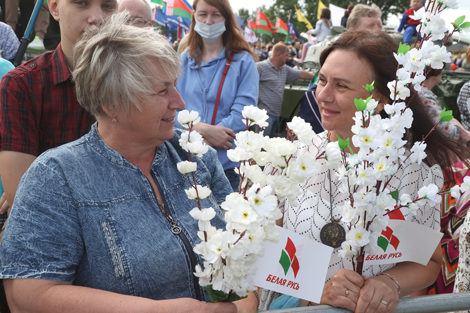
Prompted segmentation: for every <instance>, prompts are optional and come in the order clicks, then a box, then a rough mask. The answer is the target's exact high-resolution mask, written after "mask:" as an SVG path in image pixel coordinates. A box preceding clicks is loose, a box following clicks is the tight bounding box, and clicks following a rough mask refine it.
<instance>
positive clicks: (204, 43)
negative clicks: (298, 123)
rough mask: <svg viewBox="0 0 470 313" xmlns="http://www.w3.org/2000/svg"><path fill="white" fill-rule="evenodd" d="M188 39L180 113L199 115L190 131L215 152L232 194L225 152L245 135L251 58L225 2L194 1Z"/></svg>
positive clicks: (234, 181)
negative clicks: (237, 137) (183, 106)
mask: <svg viewBox="0 0 470 313" xmlns="http://www.w3.org/2000/svg"><path fill="white" fill-rule="evenodd" d="M188 35H189V38H188V43H189V44H188V46H189V49H188V50H186V51H185V52H184V53H183V54H182V55H181V60H182V75H181V77H180V78H179V79H178V82H177V89H178V91H179V93H180V94H181V97H182V98H183V100H184V101H185V102H186V109H187V110H189V111H191V110H194V111H197V112H198V113H199V115H200V117H201V122H199V123H198V124H196V125H195V129H196V130H197V131H198V132H199V133H201V135H202V136H203V137H204V140H205V141H206V143H207V144H209V145H210V146H212V147H213V148H215V149H216V150H217V154H218V157H219V161H220V162H221V163H222V166H223V168H224V171H225V174H226V175H227V178H228V179H229V181H230V183H231V185H232V188H233V189H234V190H238V184H239V177H238V174H237V172H236V171H235V170H234V168H235V167H236V166H238V164H237V163H235V162H232V161H230V160H229V159H228V158H227V150H229V149H232V148H234V146H235V145H234V142H233V141H234V138H235V134H236V133H238V132H239V131H242V130H245V124H244V123H243V122H242V119H243V116H242V114H241V112H242V110H243V108H244V107H245V106H247V105H256V104H257V102H258V87H259V76H258V71H257V69H256V65H255V59H256V58H257V56H256V54H255V53H254V52H253V51H252V49H251V48H250V46H249V45H248V43H247V42H246V41H245V39H244V38H243V35H242V33H241V31H240V27H239V26H238V24H237V22H236V19H235V15H234V14H233V11H232V8H231V6H230V4H229V2H228V0H194V3H193V16H192V23H191V29H190V31H189V34H188ZM176 126H177V127H182V126H181V125H180V124H179V123H177V125H176Z"/></svg>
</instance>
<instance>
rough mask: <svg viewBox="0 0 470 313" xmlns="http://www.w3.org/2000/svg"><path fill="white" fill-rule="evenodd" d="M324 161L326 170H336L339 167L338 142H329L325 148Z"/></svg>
mask: <svg viewBox="0 0 470 313" xmlns="http://www.w3.org/2000/svg"><path fill="white" fill-rule="evenodd" d="M325 160H326V165H327V166H328V168H331V169H336V168H338V167H339V166H340V165H341V149H340V148H339V145H338V142H337V141H334V142H329V143H328V144H327V145H326V147H325Z"/></svg>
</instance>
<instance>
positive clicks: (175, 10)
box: [155, 0, 193, 20]
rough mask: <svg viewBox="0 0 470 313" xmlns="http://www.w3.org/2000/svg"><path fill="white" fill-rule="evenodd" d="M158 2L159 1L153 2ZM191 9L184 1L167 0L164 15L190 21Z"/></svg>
mask: <svg viewBox="0 0 470 313" xmlns="http://www.w3.org/2000/svg"><path fill="white" fill-rule="evenodd" d="M155 1H159V0H155ZM192 12H193V7H192V6H191V5H190V4H189V3H188V2H187V1H186V0H167V1H166V15H170V16H181V17H184V18H187V19H188V20H191V13H192Z"/></svg>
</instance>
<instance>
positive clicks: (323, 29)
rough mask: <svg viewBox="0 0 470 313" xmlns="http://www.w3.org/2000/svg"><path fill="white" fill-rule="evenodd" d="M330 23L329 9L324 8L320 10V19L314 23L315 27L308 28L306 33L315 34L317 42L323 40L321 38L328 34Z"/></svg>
mask: <svg viewBox="0 0 470 313" xmlns="http://www.w3.org/2000/svg"><path fill="white" fill-rule="evenodd" d="M332 25H333V24H332V23H331V12H330V9H327V8H325V9H323V10H322V11H321V15H320V19H319V20H318V22H317V24H315V29H309V30H308V31H307V34H308V35H316V36H317V39H316V41H317V42H320V41H323V39H325V37H326V36H328V35H329V34H330V28H331V26H332ZM309 42H310V40H309Z"/></svg>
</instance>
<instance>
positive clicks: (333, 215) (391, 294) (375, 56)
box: [261, 31, 466, 313]
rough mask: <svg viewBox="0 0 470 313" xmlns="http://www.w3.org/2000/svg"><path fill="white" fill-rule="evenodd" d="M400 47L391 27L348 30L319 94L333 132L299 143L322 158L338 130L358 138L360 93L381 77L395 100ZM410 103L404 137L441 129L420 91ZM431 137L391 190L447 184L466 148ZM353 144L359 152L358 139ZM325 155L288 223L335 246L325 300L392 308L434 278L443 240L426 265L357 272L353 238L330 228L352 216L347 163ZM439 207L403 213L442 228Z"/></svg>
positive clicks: (325, 60) (265, 297) (328, 61)
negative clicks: (345, 183) (335, 163)
mask: <svg viewBox="0 0 470 313" xmlns="http://www.w3.org/2000/svg"><path fill="white" fill-rule="evenodd" d="M397 49H398V46H397V44H396V43H395V41H394V40H393V39H392V38H391V37H390V36H389V35H387V34H386V33H384V32H367V31H359V32H356V31H348V32H345V33H344V34H343V35H342V36H341V37H340V38H339V39H338V40H337V41H336V42H335V43H334V44H333V45H331V46H329V47H328V48H326V49H325V50H324V51H323V52H322V54H321V57H320V64H321V69H320V73H319V79H318V87H317V91H316V96H317V100H318V105H319V108H320V112H321V116H322V123H323V126H324V128H325V129H326V131H325V132H323V133H321V134H319V135H318V137H315V138H313V140H312V146H309V147H307V146H301V147H299V150H301V151H305V150H307V151H309V152H310V153H311V154H312V155H313V156H314V157H315V158H316V157H319V156H321V155H323V154H324V153H325V152H326V153H327V155H328V153H329V152H328V151H327V148H328V147H327V145H328V143H329V142H333V141H338V139H337V136H339V137H341V138H342V139H343V140H346V139H347V138H352V136H353V132H352V130H351V126H353V125H354V121H353V117H354V116H355V114H356V112H357V109H356V106H355V104H354V102H355V101H354V100H355V99H359V98H363V99H365V98H367V97H368V96H369V92H368V91H366V90H365V88H364V86H366V85H367V84H372V82H374V87H375V88H374V92H373V98H374V99H375V100H376V101H377V102H378V103H379V105H378V106H377V111H382V109H383V108H384V106H385V105H387V104H389V103H392V99H390V90H389V88H388V87H387V83H388V82H389V81H393V80H394V79H395V77H396V71H397V68H398V62H397V60H396V59H395V57H394V55H393V53H394V52H396V51H397ZM412 92H413V90H412ZM409 102H410V108H411V110H412V111H413V117H414V121H413V124H412V126H411V128H410V130H409V131H408V132H407V133H405V134H404V136H403V138H401V139H402V140H404V141H407V142H408V143H409V144H410V147H411V145H412V144H413V143H414V142H415V141H417V140H420V139H421V138H422V137H423V136H424V135H426V134H427V133H428V132H429V130H431V128H433V126H434V123H433V122H432V120H431V118H430V117H429V116H428V115H427V113H426V109H425V107H424V105H423V104H422V103H421V101H420V100H419V97H417V96H416V97H413V98H411V99H410V100H409ZM384 113H385V112H383V111H382V112H381V114H384ZM385 117H386V116H384V118H385ZM426 143H427V145H428V148H427V149H426V153H427V154H428V157H427V158H426V159H425V163H426V164H425V163H421V164H420V165H418V164H417V163H411V164H410V163H402V166H401V167H400V168H398V170H397V172H396V174H395V175H394V176H393V177H392V178H391V179H390V180H389V181H388V182H387V183H388V185H387V186H388V188H389V190H397V191H398V193H399V195H403V194H409V195H410V197H411V198H412V199H415V198H417V196H418V190H419V189H420V188H421V187H422V186H423V185H424V184H425V183H424V182H425V181H427V182H432V183H434V184H435V185H437V186H439V187H442V186H443V183H444V181H443V174H442V169H445V168H448V167H450V166H451V165H452V164H453V162H455V157H461V156H462V155H463V152H464V151H465V150H466V148H465V147H462V146H460V145H459V144H458V143H454V142H450V141H449V140H447V139H446V137H445V136H444V135H443V134H442V133H441V132H440V131H439V130H437V131H434V132H433V133H432V134H431V135H430V136H429V137H428V138H427V140H426ZM353 150H354V151H355V152H357V149H356V148H355V147H354V146H353ZM408 153H409V152H408ZM321 162H322V165H321V170H320V173H319V175H317V176H314V177H311V178H309V179H307V180H306V181H305V182H303V183H301V187H302V193H301V194H300V196H298V197H297V199H296V200H297V201H298V203H300V205H299V206H294V205H291V204H290V203H289V202H287V201H286V203H285V206H284V210H285V211H284V217H283V227H285V228H287V229H289V230H292V231H295V232H297V233H300V234H304V235H305V236H308V237H309V238H311V239H314V240H316V241H318V242H323V243H324V244H329V245H331V246H333V247H334V248H335V249H334V250H333V253H332V256H331V259H330V265H329V269H328V273H327V277H326V280H325V286H324V288H323V294H322V298H321V302H320V304H329V305H332V306H336V307H341V308H346V309H348V310H351V311H353V312H387V313H389V312H392V311H393V310H394V309H395V307H396V306H397V304H398V300H399V298H400V297H403V296H406V295H408V294H411V293H412V292H414V291H416V290H419V289H421V288H423V287H426V286H429V285H430V284H431V283H433V282H434V280H435V278H436V276H437V273H438V271H439V267H440V264H441V262H442V256H441V250H440V247H436V249H435V251H434V253H433V255H432V257H431V259H430V261H429V263H428V264H427V265H426V266H423V265H420V264H417V263H413V262H402V263H396V264H386V265H368V264H367V263H366V265H365V266H364V268H363V270H362V274H363V276H361V275H359V274H358V273H356V272H355V271H353V264H352V262H351V261H350V260H348V259H344V258H342V257H341V247H339V246H338V245H337V243H338V242H339V245H341V242H343V241H344V240H345V238H344V237H341V236H331V235H330V234H327V233H326V231H325V230H328V229H331V228H334V229H335V233H336V234H341V233H342V234H344V233H345V231H344V229H346V227H347V226H348V223H346V222H345V218H343V217H344V215H343V206H344V204H345V203H346V202H347V201H349V194H348V193H347V192H344V191H343V189H341V182H340V181H339V180H338V177H341V176H340V171H341V169H340V168H338V169H337V170H336V169H335V170H329V168H328V166H327V165H326V161H321ZM371 162H374V164H376V165H377V168H379V166H380V164H381V163H380V162H381V160H373V161H371ZM441 168H442V169H441ZM360 175H361V173H360V172H359V173H358V177H357V179H358V180H359V179H361V178H360V177H359V176H360ZM364 175H367V174H364ZM439 213H440V211H439V205H436V204H434V205H433V204H429V203H428V204H425V205H423V206H420V207H419V209H418V213H417V214H416V215H412V214H411V213H409V212H403V214H404V215H405V217H406V219H407V220H409V221H411V222H413V223H417V224H421V225H424V226H426V227H429V228H431V229H434V230H440V224H439V217H440V214H439ZM342 218H343V219H342ZM341 230H342V232H341ZM356 234H357V237H356V239H357V240H362V239H363V238H362V234H361V233H359V232H358V233H356ZM328 238H330V239H331V240H329V239H328ZM325 239H326V240H325ZM277 296H278V295H276V294H275V293H274V292H264V293H263V294H262V297H261V302H262V305H261V309H268V308H269V304H270V303H271V302H272V301H273V299H274V298H276V297H277ZM283 302H285V299H283V298H279V300H276V301H275V302H273V305H274V306H276V308H279V307H278V305H279V303H281V304H282V303H283ZM291 302H292V301H291ZM297 303H298V302H297ZM306 304H307V302H306V301H301V302H300V305H306Z"/></svg>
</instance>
